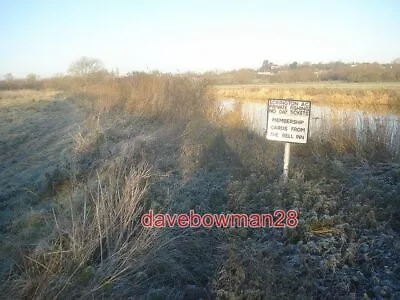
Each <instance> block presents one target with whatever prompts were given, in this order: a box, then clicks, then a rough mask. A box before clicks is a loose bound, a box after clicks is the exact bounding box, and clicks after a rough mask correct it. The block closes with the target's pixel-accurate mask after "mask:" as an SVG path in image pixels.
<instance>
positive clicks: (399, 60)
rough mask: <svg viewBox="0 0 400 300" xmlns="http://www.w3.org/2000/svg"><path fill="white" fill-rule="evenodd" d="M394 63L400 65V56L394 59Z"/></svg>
mask: <svg viewBox="0 0 400 300" xmlns="http://www.w3.org/2000/svg"><path fill="white" fill-rule="evenodd" d="M392 64H394V65H399V64H400V57H397V58H395V59H393V62H392Z"/></svg>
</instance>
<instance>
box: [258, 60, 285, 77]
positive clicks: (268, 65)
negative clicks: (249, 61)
mask: <svg viewBox="0 0 400 300" xmlns="http://www.w3.org/2000/svg"><path fill="white" fill-rule="evenodd" d="M279 68H280V66H278V65H275V64H273V63H272V62H270V61H268V60H264V62H263V64H262V66H261V68H259V69H258V70H257V74H259V75H267V76H272V75H274V74H275V73H277V71H278V70H279Z"/></svg>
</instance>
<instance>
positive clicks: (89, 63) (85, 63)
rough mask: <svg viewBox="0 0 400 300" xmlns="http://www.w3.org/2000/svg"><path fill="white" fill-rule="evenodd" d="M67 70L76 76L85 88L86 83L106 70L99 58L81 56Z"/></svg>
mask: <svg viewBox="0 0 400 300" xmlns="http://www.w3.org/2000/svg"><path fill="white" fill-rule="evenodd" d="M68 72H69V73H70V74H71V75H73V76H76V77H78V78H79V79H80V80H81V84H83V88H84V90H86V88H87V85H88V83H89V82H90V81H94V80H96V79H98V78H99V77H100V76H101V75H103V74H104V73H105V72H106V70H105V68H104V66H103V63H102V62H101V61H100V60H99V59H97V58H89V57H86V56H83V57H81V58H80V59H78V60H77V61H75V62H73V63H72V64H71V65H70V67H69V68H68Z"/></svg>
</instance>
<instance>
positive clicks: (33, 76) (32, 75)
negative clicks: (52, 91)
mask: <svg viewBox="0 0 400 300" xmlns="http://www.w3.org/2000/svg"><path fill="white" fill-rule="evenodd" d="M38 79H39V76H38V75H36V74H35V73H30V74H28V75H26V80H28V81H29V82H36V80H38Z"/></svg>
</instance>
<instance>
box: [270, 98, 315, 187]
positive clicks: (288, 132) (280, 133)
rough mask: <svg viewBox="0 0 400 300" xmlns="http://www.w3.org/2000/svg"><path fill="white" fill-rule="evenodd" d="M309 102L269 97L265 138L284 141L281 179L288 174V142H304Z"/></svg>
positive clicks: (308, 115) (308, 122) (309, 111)
mask: <svg viewBox="0 0 400 300" xmlns="http://www.w3.org/2000/svg"><path fill="white" fill-rule="evenodd" d="M310 114H311V102H310V101H302V100H292V99H269V100H268V110H267V139H268V140H271V141H280V142H285V154H284V160H283V181H284V182H285V183H286V182H287V180H288V176H289V161H290V144H291V143H297V144H306V143H307V141H308V131H309V124H310Z"/></svg>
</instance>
